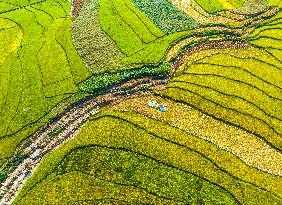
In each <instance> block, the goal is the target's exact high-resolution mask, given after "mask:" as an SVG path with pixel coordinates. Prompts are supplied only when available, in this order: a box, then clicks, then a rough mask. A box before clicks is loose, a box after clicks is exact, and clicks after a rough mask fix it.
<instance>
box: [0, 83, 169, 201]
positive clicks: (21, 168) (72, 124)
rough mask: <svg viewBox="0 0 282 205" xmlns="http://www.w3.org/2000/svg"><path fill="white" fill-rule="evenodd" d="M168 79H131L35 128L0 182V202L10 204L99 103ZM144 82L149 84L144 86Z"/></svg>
mask: <svg viewBox="0 0 282 205" xmlns="http://www.w3.org/2000/svg"><path fill="white" fill-rule="evenodd" d="M166 83H167V80H154V79H151V78H142V79H135V80H129V81H128V82H125V83H123V84H121V85H119V86H116V87H114V88H112V89H109V91H108V92H107V94H104V95H100V96H97V97H95V98H92V99H90V100H87V101H85V102H84V103H82V104H80V105H77V106H74V107H73V108H71V109H70V110H69V111H67V112H66V113H65V114H64V115H63V116H62V117H61V118H60V119H58V120H57V121H56V122H54V123H52V124H50V125H48V127H47V129H44V130H45V131H42V130H39V131H38V132H36V133H35V134H34V135H33V136H31V139H30V143H29V144H28V145H27V147H25V149H24V152H25V154H27V155H28V157H27V158H26V159H25V160H24V161H23V162H21V163H20V164H19V165H18V166H17V168H16V169H15V170H14V171H13V172H12V173H10V174H9V175H8V177H7V179H6V180H5V181H4V182H3V183H2V184H1V185H0V204H1V205H9V204H11V203H12V201H13V200H14V198H15V197H16V195H17V193H18V192H19V190H20V189H21V188H22V186H23V185H24V182H25V181H26V180H27V179H28V178H29V176H31V174H32V173H33V172H34V171H35V170H36V168H37V167H38V166H39V164H40V162H41V160H42V159H43V157H44V156H45V155H47V154H48V153H49V152H51V151H53V150H55V149H57V148H58V147H59V146H61V145H62V144H63V143H65V142H66V141H69V140H71V139H73V138H75V137H76V135H77V134H78V133H79V131H80V128H81V127H82V126H83V124H84V123H86V122H87V120H88V119H89V117H90V116H91V115H95V114H97V113H98V112H99V108H100V107H103V106H106V105H109V104H113V103H117V102H119V101H121V100H124V99H128V98H132V97H137V96H140V95H146V94H147V93H150V90H151V89H152V88H155V89H162V88H163V87H164V86H165V85H166ZM144 86H145V87H146V88H145V89H144ZM126 88H129V89H130V90H129V91H128V90H127V91H128V92H125V93H124V94H119V93H120V91H121V90H125V89H126ZM58 130H59V131H60V134H58V135H54V136H53V135H50V134H49V133H50V132H52V131H53V132H54V131H58Z"/></svg>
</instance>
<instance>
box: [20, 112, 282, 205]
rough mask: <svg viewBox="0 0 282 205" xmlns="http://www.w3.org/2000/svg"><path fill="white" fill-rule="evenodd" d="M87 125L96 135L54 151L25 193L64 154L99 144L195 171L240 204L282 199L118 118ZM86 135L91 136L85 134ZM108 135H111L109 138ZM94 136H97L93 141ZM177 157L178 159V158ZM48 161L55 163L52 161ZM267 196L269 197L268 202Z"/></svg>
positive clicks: (85, 130)
mask: <svg viewBox="0 0 282 205" xmlns="http://www.w3.org/2000/svg"><path fill="white" fill-rule="evenodd" d="M109 119H111V120H109ZM97 123H98V124H97ZM88 124H89V126H94V127H95V134H94V133H93V134H91V133H92V132H93V129H92V128H94V127H88V126H86V127H85V128H84V130H83V131H82V132H81V133H80V136H81V137H78V138H76V139H74V140H72V141H70V143H69V144H68V146H64V147H62V149H60V151H55V152H52V153H51V154H50V155H49V156H48V158H45V159H44V161H43V163H42V164H41V165H40V167H39V168H38V169H37V171H36V172H35V173H34V175H33V180H30V181H29V182H28V183H26V185H25V188H24V190H26V191H27V190H29V189H30V188H32V186H33V185H32V184H34V185H35V184H36V183H38V180H39V181H40V179H42V177H43V178H44V176H46V174H47V175H48V173H50V172H52V170H53V168H52V167H54V166H56V164H57V163H58V162H59V161H60V160H61V159H62V157H63V156H62V155H64V153H67V152H69V151H70V150H71V149H72V148H74V147H77V146H82V145H87V144H88V145H90V144H97V143H98V144H99V145H101V146H111V147H118V148H122V149H129V150H132V151H133V152H137V153H140V154H142V153H146V154H143V155H146V156H148V157H153V158H155V159H158V160H159V161H160V162H162V163H164V164H167V165H168V166H172V167H175V168H177V169H179V170H182V171H185V172H190V173H191V172H192V173H195V174H196V173H197V174H196V175H200V176H202V177H204V178H205V179H208V180H209V181H210V182H212V183H216V184H219V185H220V186H221V187H224V188H225V189H227V190H229V191H230V192H231V193H232V194H234V195H235V197H236V198H237V199H238V200H239V203H244V202H245V203H246V202H247V203H255V201H256V200H263V201H264V200H270V201H272V200H274V201H276V200H278V201H279V200H280V199H279V198H276V197H275V196H273V195H272V194H270V193H268V192H267V191H263V190H262V189H260V188H255V187H254V186H252V185H248V184H246V183H244V182H239V181H238V180H235V179H234V178H232V177H230V176H229V175H228V174H226V173H223V172H221V171H219V169H218V168H216V167H214V165H212V163H209V162H207V161H206V160H204V159H203V158H202V157H200V156H199V155H198V154H195V153H193V152H191V151H188V150H187V149H186V148H184V147H182V146H180V147H179V146H178V145H177V144H174V143H170V142H166V141H163V140H161V139H160V138H159V137H156V135H152V134H150V135H148V134H146V132H145V131H141V130H139V129H138V128H136V127H134V126H133V127H132V126H131V125H130V124H128V123H125V122H123V121H120V120H118V119H113V118H111V117H103V118H99V120H98V119H97V120H95V122H93V123H88ZM91 124H92V125H91ZM102 125H107V126H102ZM100 129H102V130H100ZM113 129H115V130H116V129H118V130H123V134H122V135H121V133H119V132H112V130H113ZM116 131H117V130H116ZM85 132H86V133H88V132H89V133H88V134H86V133H85ZM84 133H85V134H84ZM106 133H108V134H109V135H108V134H106ZM110 133H111V134H110ZM129 133H130V134H129ZM85 136H89V137H85ZM91 136H93V137H94V136H95V137H94V138H92V137H91ZM132 136H134V138H132ZM144 145H146V146H144ZM58 154H59V155H58ZM176 156H177V158H175V157H176ZM48 159H52V160H51V161H49V160H48ZM186 159H193V160H186ZM195 161H197V163H196V164H197V167H195ZM201 167H202V168H204V167H205V168H204V169H205V170H207V169H208V170H210V171H209V172H206V171H203V169H201ZM42 168H43V170H42ZM44 170H45V171H44ZM201 170H202V171H201ZM241 186H243V187H244V188H242V189H241V188H240V187H241ZM28 187H29V188H28ZM246 189H247V190H246ZM26 191H24V192H22V193H21V195H20V196H23V195H22V194H24V193H26ZM245 191H246V192H247V193H248V194H247V193H245V194H247V195H248V197H250V194H252V195H253V194H254V195H256V197H250V198H248V200H249V201H246V198H245V196H247V195H245V196H244V195H242V193H244V192H245ZM258 193H260V194H258ZM257 194H258V195H257ZM24 195H25V194H24ZM257 197H258V198H259V199H258V198H257ZM264 197H267V199H266V198H264ZM273 197H274V198H273ZM274 201H273V202H274ZM245 203H244V204H245Z"/></svg>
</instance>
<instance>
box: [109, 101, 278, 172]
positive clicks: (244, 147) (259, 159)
mask: <svg viewBox="0 0 282 205" xmlns="http://www.w3.org/2000/svg"><path fill="white" fill-rule="evenodd" d="M149 99H154V100H156V101H157V102H160V101H161V102H162V103H163V104H165V103H168V104H169V105H168V110H167V111H166V112H165V113H162V114H160V113H159V112H158V111H155V110H152V109H151V108H149V107H147V102H148V100H149ZM107 110H113V111H115V112H119V111H133V112H137V113H140V114H142V115H144V116H146V120H148V121H149V119H147V118H152V119H155V120H159V121H161V122H163V123H166V124H167V125H170V126H171V127H174V128H176V129H181V130H183V131H185V132H187V133H188V134H192V135H195V136H196V137H199V138H201V139H204V140H207V141H208V142H212V143H213V144H214V145H216V146H217V147H219V148H220V149H222V150H225V151H228V152H231V153H232V154H234V155H235V156H237V157H239V158H240V159H241V160H242V161H243V162H244V163H246V164H248V165H249V166H252V167H256V168H258V169H261V170H263V171H266V172H268V173H270V174H277V175H281V173H280V171H279V170H280V169H281V168H279V165H278V166H277V164H279V163H277V162H278V161H281V160H282V158H281V157H282V156H281V153H280V152H278V151H276V150H274V149H272V148H271V147H269V146H268V145H267V144H266V143H264V142H263V141H262V140H260V139H258V138H257V137H256V136H255V135H252V134H249V133H247V132H245V131H242V130H240V129H238V128H236V127H233V126H230V125H226V124H224V123H223V122H220V121H218V120H215V119H212V118H211V117H208V116H206V115H205V114H202V113H200V112H199V111H196V110H195V109H193V108H191V107H189V106H187V105H184V104H182V103H177V102H174V101H171V100H168V99H166V100H165V99H162V98H160V97H155V96H147V97H143V98H141V99H130V100H126V101H124V102H121V103H118V104H117V105H113V106H111V107H109V108H108V109H107ZM124 115H125V114H124ZM129 116H130V114H129ZM144 118H145V117H144ZM146 120H145V119H144V121H146ZM141 124H145V125H144V126H146V127H148V126H149V125H150V124H152V126H153V127H154V126H155V125H154V124H156V122H154V121H153V120H152V122H151V123H140V125H141ZM157 124H158V123H157ZM160 124H161V123H160ZM203 125H204V126H203ZM174 132H175V131H174ZM184 136H185V135H184ZM188 139H189V137H187V140H188ZM186 142H187V141H186ZM187 143H188V142H187ZM190 143H191V144H193V143H192V142H190ZM202 143H203V142H201V143H200V142H198V143H197V144H202ZM201 150H202V151H203V150H205V149H201ZM208 150H210V149H208ZM224 155H226V153H225V154H222V155H220V156H224ZM253 156H256V157H255V158H254V157H253ZM270 159H272V160H270ZM223 161H228V160H223ZM241 169H242V168H241Z"/></svg>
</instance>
